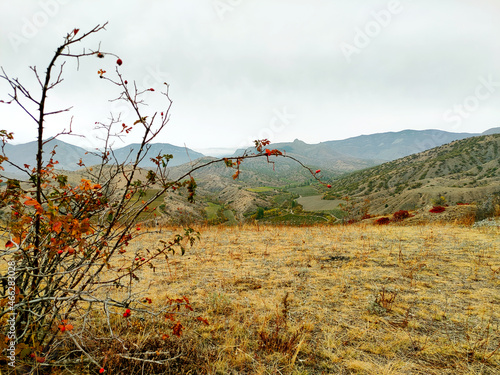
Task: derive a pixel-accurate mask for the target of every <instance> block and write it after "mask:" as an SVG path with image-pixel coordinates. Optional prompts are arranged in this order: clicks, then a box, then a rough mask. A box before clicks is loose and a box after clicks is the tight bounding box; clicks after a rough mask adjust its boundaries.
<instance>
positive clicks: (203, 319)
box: [196, 316, 210, 326]
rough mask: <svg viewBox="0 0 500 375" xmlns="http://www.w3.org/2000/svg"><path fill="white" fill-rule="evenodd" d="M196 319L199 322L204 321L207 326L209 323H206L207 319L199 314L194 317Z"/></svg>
mask: <svg viewBox="0 0 500 375" xmlns="http://www.w3.org/2000/svg"><path fill="white" fill-rule="evenodd" d="M196 320H199V321H200V322H203V323H205V324H206V325H207V326H208V325H210V324H209V323H208V320H207V319H205V318H202V317H201V316H199V317H197V318H196Z"/></svg>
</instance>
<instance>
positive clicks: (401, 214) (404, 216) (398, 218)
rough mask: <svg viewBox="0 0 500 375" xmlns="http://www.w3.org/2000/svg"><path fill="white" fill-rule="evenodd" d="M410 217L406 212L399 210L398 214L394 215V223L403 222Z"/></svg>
mask: <svg viewBox="0 0 500 375" xmlns="http://www.w3.org/2000/svg"><path fill="white" fill-rule="evenodd" d="M409 217H411V215H410V213H409V212H408V211H406V210H399V211H398V212H395V213H394V215H393V216H392V218H393V220H394V221H403V220H404V219H407V218H409Z"/></svg>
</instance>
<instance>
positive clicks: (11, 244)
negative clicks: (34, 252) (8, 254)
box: [5, 240, 14, 248]
mask: <svg viewBox="0 0 500 375" xmlns="http://www.w3.org/2000/svg"><path fill="white" fill-rule="evenodd" d="M5 247H6V248H10V247H14V242H12V241H11V240H8V241H7V243H6V244H5Z"/></svg>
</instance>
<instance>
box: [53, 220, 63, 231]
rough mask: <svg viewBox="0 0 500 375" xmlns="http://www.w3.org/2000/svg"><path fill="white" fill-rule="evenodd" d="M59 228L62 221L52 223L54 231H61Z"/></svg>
mask: <svg viewBox="0 0 500 375" xmlns="http://www.w3.org/2000/svg"><path fill="white" fill-rule="evenodd" d="M61 229H62V223H61V222H60V221H58V222H57V223H54V224H53V225H52V230H53V231H54V232H56V233H61Z"/></svg>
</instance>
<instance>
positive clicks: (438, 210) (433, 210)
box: [429, 206, 446, 214]
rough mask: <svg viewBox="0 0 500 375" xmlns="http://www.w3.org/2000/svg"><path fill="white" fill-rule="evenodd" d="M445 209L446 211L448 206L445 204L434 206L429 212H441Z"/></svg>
mask: <svg viewBox="0 0 500 375" xmlns="http://www.w3.org/2000/svg"><path fill="white" fill-rule="evenodd" d="M444 211H446V208H444V207H443V206H434V207H432V208H431V209H430V210H429V212H432V213H433V214H439V213H441V212H444Z"/></svg>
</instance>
